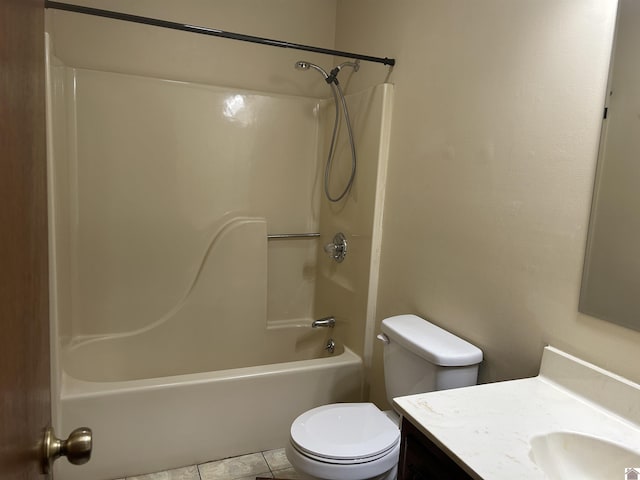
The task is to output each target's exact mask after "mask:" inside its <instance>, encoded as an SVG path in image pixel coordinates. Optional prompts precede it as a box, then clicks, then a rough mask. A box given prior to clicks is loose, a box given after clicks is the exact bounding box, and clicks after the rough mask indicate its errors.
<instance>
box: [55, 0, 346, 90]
mask: <svg viewBox="0 0 640 480" xmlns="http://www.w3.org/2000/svg"><path fill="white" fill-rule="evenodd" d="M73 3H77V4H80V5H85V6H88V7H94V8H103V9H108V10H115V11H121V12H125V13H131V14H134V15H142V16H148V17H153V18H160V19H162V20H170V21H173V22H183V23H188V24H192V25H198V26H203V27H209V28H216V29H221V30H225V31H229V32H234V33H243V34H246V35H255V36H262V37H267V38H271V39H276V40H283V41H288V42H294V43H302V44H308V45H315V46H319V47H325V48H333V41H334V33H335V12H336V0H274V1H269V2H265V1H262V0H234V1H229V0H216V1H211V0H188V1H179V2H176V1H171V0H80V1H77V2H73ZM48 13H49V15H48V18H47V20H48V30H49V31H50V32H52V33H53V38H54V53H55V54H56V56H57V57H58V58H60V59H61V60H62V62H63V63H64V64H65V65H68V66H73V67H83V68H93V69H98V70H107V71H112V72H124V73H131V74H136V75H144V76H151V77H159V78H167V79H174V80H182V81H190V82H198V83H206V84H210V85H218V86H229V87H236V88H246V89H252V90H260V91H265V92H277V93H288V94H292V95H312V96H318V97H322V98H325V97H327V96H328V95H327V89H326V86H324V85H321V84H320V83H321V82H318V79H317V78H316V76H315V75H310V74H308V73H307V74H305V73H303V72H297V71H295V70H294V68H293V65H294V63H295V62H296V61H297V60H300V59H306V60H309V61H312V62H315V63H319V64H321V65H327V66H328V65H330V63H331V57H328V56H326V55H318V54H310V53H307V52H300V51H296V50H290V49H282V48H274V47H268V46H263V45H257V44H253V43H244V42H238V41H234V40H228V39H224V38H214V37H209V36H205V35H195V34H192V33H185V32H179V31H174V30H167V29H164V28H158V27H152V26H144V25H137V24H132V23H128V22H123V21H118V20H109V19H103V18H98V17H92V16H87V15H81V14H77V13H69V12H61V11H55V10H49V11H48Z"/></svg>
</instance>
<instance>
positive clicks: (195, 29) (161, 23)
mask: <svg viewBox="0 0 640 480" xmlns="http://www.w3.org/2000/svg"><path fill="white" fill-rule="evenodd" d="M44 7H45V8H53V9H56V10H65V11H67V12H75V13H83V14H85V15H94V16H97V17H105V18H112V19H115V20H124V21H126V22H133V23H142V24H144V25H154V26H156V27H164V28H171V29H173V30H181V31H183V32H191V33H199V34H201V35H210V36H212V37H222V38H228V39H231V40H240V41H243V42H251V43H260V44H262V45H270V46H272V47H280V48H293V49H295V50H304V51H306V52H314V53H323V54H325V55H335V56H337V57H347V58H353V59H354V60H364V61H366V62H375V63H382V64H384V65H390V66H393V65H395V64H396V60H395V59H394V58H387V57H385V58H381V57H372V56H369V55H360V54H359V53H350V52H342V51H340V50H331V49H328V48H320V47H312V46H309V45H302V44H299V43H290V42H283V41H281V40H273V39H270V38H264V37H254V36H253V35H244V34H242V33H233V32H225V31H224V30H218V29H215V28H208V27H199V26H197V25H189V24H185V23H177V22H170V21H167V20H160V19H157V18H149V17H141V16H139V15H131V14H129V13H122V12H114V11H112V10H102V9H99V8H91V7H83V6H81V5H72V4H70V3H62V2H53V1H50V0H45V2H44Z"/></svg>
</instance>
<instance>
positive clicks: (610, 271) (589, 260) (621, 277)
mask: <svg viewBox="0 0 640 480" xmlns="http://www.w3.org/2000/svg"><path fill="white" fill-rule="evenodd" d="M638 46H640V0H620V2H619V5H618V22H617V27H616V39H615V43H614V49H613V54H612V58H611V72H610V76H609V90H608V95H607V102H606V105H605V115H604V117H605V119H604V120H603V127H602V136H601V142H600V152H599V158H598V167H597V173H596V182H595V188H594V194H593V204H592V207H591V219H590V222H589V237H588V240H587V251H586V258H585V264H584V271H583V275H582V288H581V291H580V305H579V310H580V311H581V312H583V313H586V314H588V315H591V316H594V317H598V318H600V319H603V320H607V321H610V322H614V323H617V324H620V325H623V326H625V327H629V328H633V329H635V330H640V55H638Z"/></svg>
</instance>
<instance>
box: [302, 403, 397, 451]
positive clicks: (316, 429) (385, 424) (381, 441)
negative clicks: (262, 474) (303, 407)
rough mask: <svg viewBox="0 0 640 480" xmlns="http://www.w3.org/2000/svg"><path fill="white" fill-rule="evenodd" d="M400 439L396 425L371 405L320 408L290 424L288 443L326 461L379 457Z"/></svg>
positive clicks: (332, 405) (347, 404)
mask: <svg viewBox="0 0 640 480" xmlns="http://www.w3.org/2000/svg"><path fill="white" fill-rule="evenodd" d="M399 438H400V429H399V428H398V426H397V425H396V424H394V423H393V422H392V421H391V420H390V419H389V418H388V417H387V416H386V415H385V414H384V413H382V412H381V411H380V409H378V407H376V406H375V405H374V404H373V403H335V404H331V405H323V406H322V407H317V408H314V409H312V410H309V411H307V412H305V413H303V414H302V415H300V416H299V417H298V418H296V419H295V421H294V422H293V425H291V440H292V442H293V444H294V445H295V446H296V447H297V448H298V449H299V450H301V451H302V452H306V453H309V454H311V455H312V456H314V457H321V458H325V459H328V460H355V459H366V458H369V457H373V456H379V455H380V454H381V453H384V452H386V451H388V450H390V449H392V448H393V447H394V446H395V445H396V444H397V443H398V440H399Z"/></svg>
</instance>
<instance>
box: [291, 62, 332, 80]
mask: <svg viewBox="0 0 640 480" xmlns="http://www.w3.org/2000/svg"><path fill="white" fill-rule="evenodd" d="M294 66H295V68H296V69H297V70H309V69H310V68H313V69H314V70H317V71H318V72H320V73H321V74H322V76H323V77H324V79H325V80H326V79H327V78H329V74H328V73H327V72H326V71H325V70H324V68H322V67H319V66H318V65H316V64H315V63H311V62H305V61H304V60H300V61H298V62H296V63H295V65H294Z"/></svg>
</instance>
